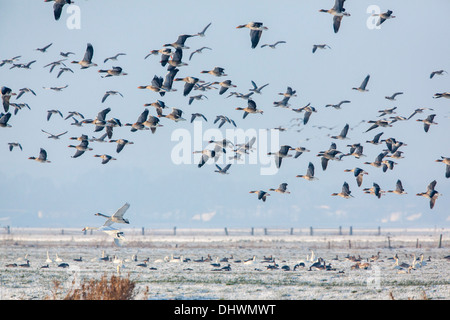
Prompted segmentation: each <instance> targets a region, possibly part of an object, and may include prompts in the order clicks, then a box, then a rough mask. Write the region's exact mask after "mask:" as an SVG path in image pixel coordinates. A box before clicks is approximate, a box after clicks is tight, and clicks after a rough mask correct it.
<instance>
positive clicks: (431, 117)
mask: <svg viewBox="0 0 450 320" xmlns="http://www.w3.org/2000/svg"><path fill="white" fill-rule="evenodd" d="M435 116H436V114H430V115H429V116H428V117H427V118H426V119H417V120H416V121H421V122H423V130H425V132H428V130H429V129H430V126H431V125H432V124H437V123H436V122H434V117H435Z"/></svg>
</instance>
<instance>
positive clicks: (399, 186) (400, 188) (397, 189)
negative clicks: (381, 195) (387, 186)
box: [387, 179, 407, 194]
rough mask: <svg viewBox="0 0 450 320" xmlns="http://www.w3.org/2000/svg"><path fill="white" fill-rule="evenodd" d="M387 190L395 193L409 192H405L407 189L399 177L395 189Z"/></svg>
mask: <svg viewBox="0 0 450 320" xmlns="http://www.w3.org/2000/svg"><path fill="white" fill-rule="evenodd" d="M387 192H389V193H395V194H407V192H405V189H403V185H402V181H401V180H400V179H398V180H397V183H396V184H395V190H388V191H387Z"/></svg>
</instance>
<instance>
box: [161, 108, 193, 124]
mask: <svg viewBox="0 0 450 320" xmlns="http://www.w3.org/2000/svg"><path fill="white" fill-rule="evenodd" d="M156 113H157V114H158V118H161V117H162V118H166V119H170V120H173V121H175V122H178V121H186V119H184V118H183V117H182V114H183V111H182V110H180V109H177V108H172V112H171V113H169V114H166V115H165V114H163V113H162V109H158V108H157V109H156Z"/></svg>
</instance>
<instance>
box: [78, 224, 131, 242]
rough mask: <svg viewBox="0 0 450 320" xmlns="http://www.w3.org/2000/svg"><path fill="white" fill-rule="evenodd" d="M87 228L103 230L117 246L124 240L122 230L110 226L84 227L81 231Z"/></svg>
mask: <svg viewBox="0 0 450 320" xmlns="http://www.w3.org/2000/svg"><path fill="white" fill-rule="evenodd" d="M87 230H99V231H103V232H105V233H106V234H108V235H110V236H111V237H113V238H114V243H115V244H116V245H117V246H119V247H121V246H122V244H123V241H125V237H124V235H123V232H122V231H120V230H118V229H116V228H113V227H110V226H101V227H85V228H83V230H81V231H87Z"/></svg>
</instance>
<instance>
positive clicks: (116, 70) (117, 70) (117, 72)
mask: <svg viewBox="0 0 450 320" xmlns="http://www.w3.org/2000/svg"><path fill="white" fill-rule="evenodd" d="M98 72H99V73H106V75H105V76H102V78H108V77H112V76H126V75H127V74H128V73H126V72H123V69H122V68H121V67H112V69H108V70H105V69H100V70H98Z"/></svg>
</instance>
